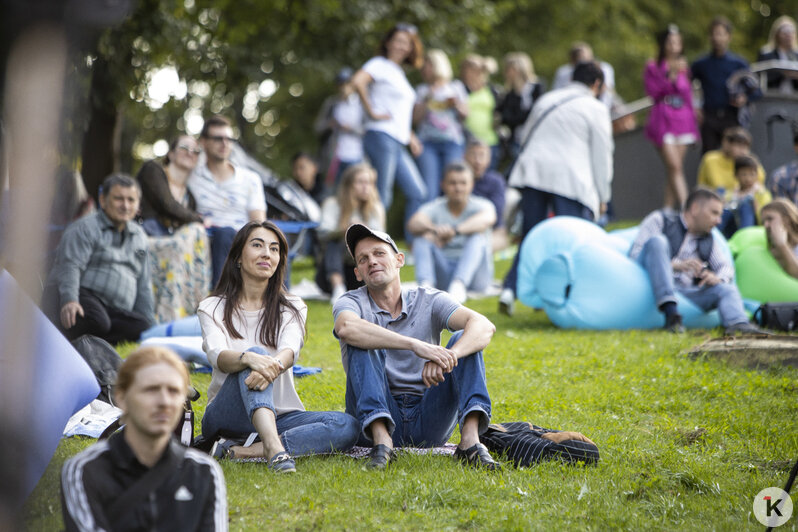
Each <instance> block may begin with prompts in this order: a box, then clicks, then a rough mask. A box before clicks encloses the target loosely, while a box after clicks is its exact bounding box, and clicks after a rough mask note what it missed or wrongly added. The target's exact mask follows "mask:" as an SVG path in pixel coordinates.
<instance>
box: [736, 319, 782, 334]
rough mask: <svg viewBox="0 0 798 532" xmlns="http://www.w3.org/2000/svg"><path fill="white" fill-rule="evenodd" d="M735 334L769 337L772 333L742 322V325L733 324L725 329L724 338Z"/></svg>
mask: <svg viewBox="0 0 798 532" xmlns="http://www.w3.org/2000/svg"><path fill="white" fill-rule="evenodd" d="M737 333H740V334H742V335H752V336H770V335H772V334H773V333H772V332H770V331H768V330H767V329H762V328H760V327H757V326H756V325H754V324H753V323H749V322H747V321H744V322H742V323H734V324H732V325H729V326H728V327H726V331H725V334H726V336H735V335H736V334H737Z"/></svg>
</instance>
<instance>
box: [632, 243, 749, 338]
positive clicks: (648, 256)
mask: <svg viewBox="0 0 798 532" xmlns="http://www.w3.org/2000/svg"><path fill="white" fill-rule="evenodd" d="M637 262H638V263H639V264H640V265H641V266H643V268H645V270H646V272H648V277H649V279H650V280H651V287H652V288H653V290H654V300H655V301H656V302H657V306H658V307H659V306H662V305H663V304H664V303H669V302H673V303H675V302H676V287H675V282H674V279H673V268H672V267H671V247H670V244H669V243H668V239H667V238H665V235H654V236H652V237H651V238H649V239H648V240H647V241H646V243H645V244H643V249H642V250H641V251H640V255H638V256H637ZM678 290H679V293H680V294H682V295H683V296H685V297H686V298H687V299H689V300H690V301H692V302H693V303H694V304H695V305H696V306H697V307H699V308H700V309H701V310H703V311H708V310H712V309H713V308H717V309H718V313H719V314H720V319H721V323H722V324H723V326H724V327H728V326H730V325H735V324H738V323H746V322H748V316H746V314H745V310H744V308H743V300H742V298H741V297H740V291H739V290H738V289H737V286H736V285H735V284H734V283H719V284H716V285H715V286H690V287H682V286H680V287H679V288H678Z"/></svg>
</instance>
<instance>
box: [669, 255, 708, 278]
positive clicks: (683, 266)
mask: <svg viewBox="0 0 798 532" xmlns="http://www.w3.org/2000/svg"><path fill="white" fill-rule="evenodd" d="M671 267H672V268H673V271H675V272H689V273H691V274H693V277H698V276H699V275H701V270H703V269H704V263H703V262H701V261H700V260H698V259H685V260H679V259H673V260H672V261H671Z"/></svg>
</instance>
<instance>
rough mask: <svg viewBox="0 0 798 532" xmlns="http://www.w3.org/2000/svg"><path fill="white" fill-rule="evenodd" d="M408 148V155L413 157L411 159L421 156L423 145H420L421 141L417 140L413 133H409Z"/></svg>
mask: <svg viewBox="0 0 798 532" xmlns="http://www.w3.org/2000/svg"><path fill="white" fill-rule="evenodd" d="M408 147H409V148H410V153H411V154H412V155H413V157H418V156H419V155H421V152H423V151H424V145H423V144H421V141H420V140H418V137H417V136H416V134H415V133H410V143H409V144H408Z"/></svg>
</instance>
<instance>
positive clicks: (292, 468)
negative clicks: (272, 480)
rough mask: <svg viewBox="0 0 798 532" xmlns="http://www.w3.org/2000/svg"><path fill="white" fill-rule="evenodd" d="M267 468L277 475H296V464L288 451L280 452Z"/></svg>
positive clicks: (270, 459) (271, 459)
mask: <svg viewBox="0 0 798 532" xmlns="http://www.w3.org/2000/svg"><path fill="white" fill-rule="evenodd" d="M266 467H268V468H269V469H271V470H272V471H274V472H275V473H296V462H294V459H293V458H291V455H290V454H288V453H287V452H286V451H280V452H279V453H277V454H275V455H274V456H272V457H271V458H269V463H268V464H266Z"/></svg>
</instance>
